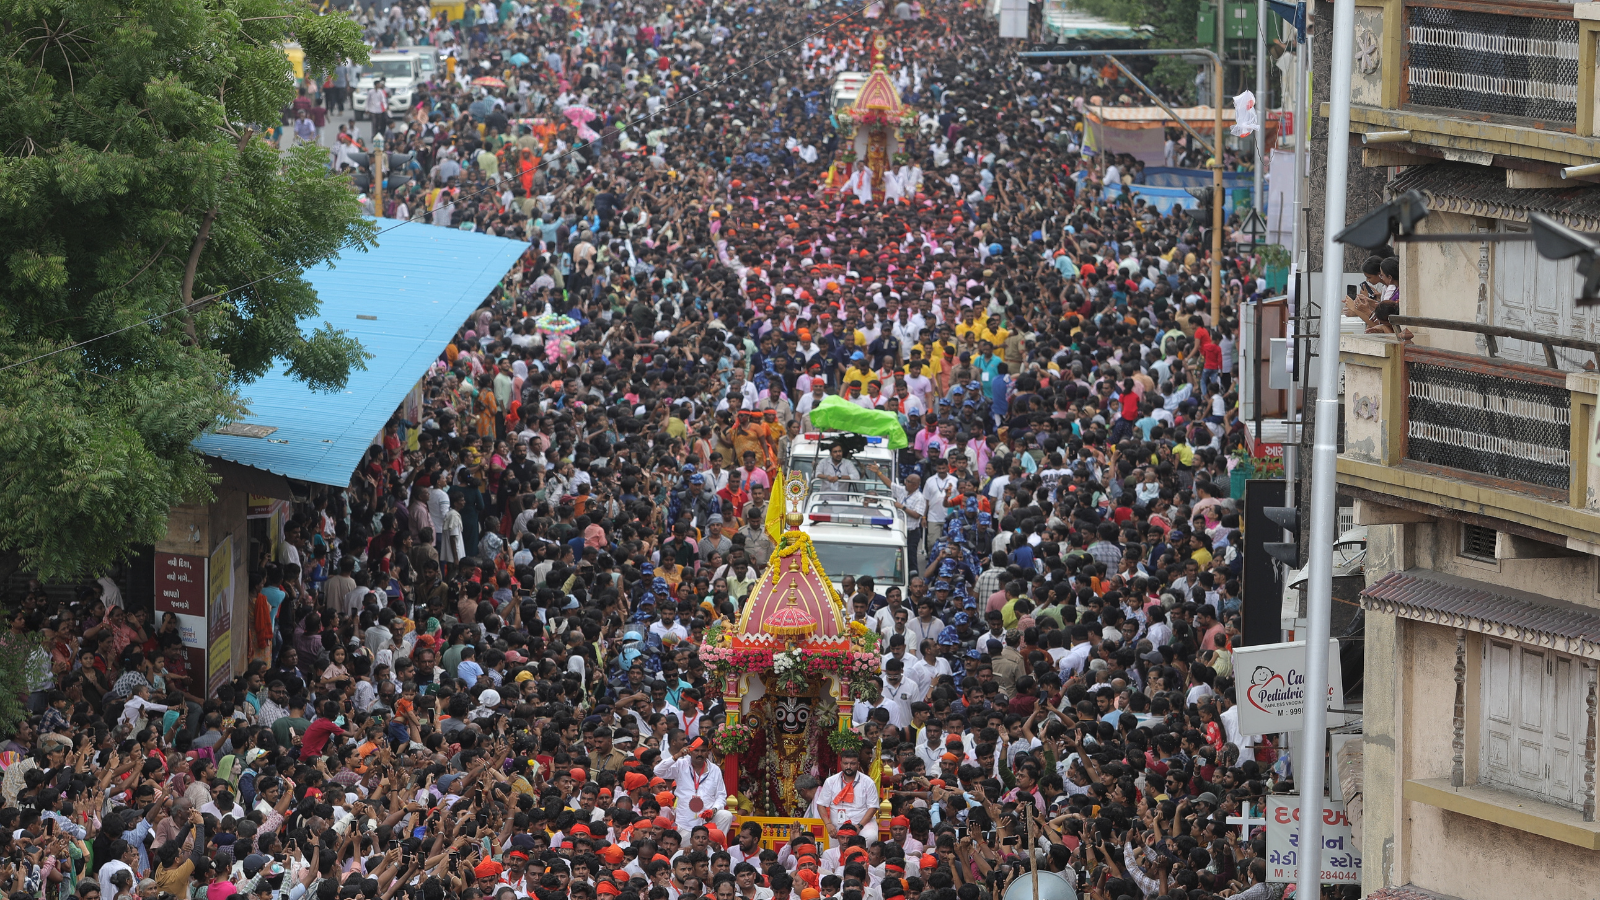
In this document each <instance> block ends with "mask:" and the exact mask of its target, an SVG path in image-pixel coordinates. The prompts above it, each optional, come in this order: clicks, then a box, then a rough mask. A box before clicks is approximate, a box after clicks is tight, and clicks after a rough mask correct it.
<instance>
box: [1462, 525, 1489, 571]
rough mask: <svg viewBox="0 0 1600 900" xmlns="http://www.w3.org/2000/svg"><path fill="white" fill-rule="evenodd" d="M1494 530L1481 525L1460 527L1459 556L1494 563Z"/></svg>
mask: <svg viewBox="0 0 1600 900" xmlns="http://www.w3.org/2000/svg"><path fill="white" fill-rule="evenodd" d="M1495 537H1496V535H1495V530H1494V529H1493V528H1485V527H1483V526H1482V525H1462V526H1461V555H1462V556H1465V557H1466V558H1468V559H1481V560H1483V561H1485V562H1494V546H1495Z"/></svg>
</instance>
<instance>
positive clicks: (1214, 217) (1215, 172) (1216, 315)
mask: <svg viewBox="0 0 1600 900" xmlns="http://www.w3.org/2000/svg"><path fill="white" fill-rule="evenodd" d="M1222 27H1223V23H1222V20H1221V17H1220V16H1219V17H1218V20H1217V28H1218V29H1219V30H1220V29H1221V28H1222ZM1084 56H1204V57H1206V58H1208V59H1210V60H1211V66H1212V72H1213V75H1212V78H1211V86H1212V94H1213V96H1214V98H1215V99H1214V100H1213V101H1212V102H1213V104H1214V107H1215V108H1214V112H1215V113H1216V120H1215V122H1214V123H1213V131H1212V134H1213V138H1212V141H1213V143H1212V145H1211V149H1212V157H1211V163H1210V165H1211V327H1212V328H1213V329H1215V328H1216V327H1217V322H1218V321H1219V320H1220V319H1221V318H1222V57H1221V56H1218V55H1217V52H1216V51H1215V50H1208V49H1206V48H1204V47H1196V48H1194V49H1192V50H1113V51H1110V52H1107V51H1105V50H1028V51H1024V52H1022V53H1018V54H1017V58H1019V59H1075V58H1078V57H1084Z"/></svg>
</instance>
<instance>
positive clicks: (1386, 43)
mask: <svg viewBox="0 0 1600 900" xmlns="http://www.w3.org/2000/svg"><path fill="white" fill-rule="evenodd" d="M1357 4H1358V8H1357V15H1356V41H1355V48H1356V49H1355V58H1354V60H1353V63H1354V80H1353V91H1352V93H1353V96H1352V101H1353V103H1354V108H1353V111H1352V116H1351V119H1352V130H1353V131H1355V132H1357V133H1356V134H1353V135H1351V137H1350V139H1351V140H1352V141H1353V142H1355V143H1354V147H1355V148H1358V149H1353V150H1352V168H1353V169H1358V170H1359V177H1353V178H1352V182H1351V184H1352V195H1351V198H1350V206H1351V210H1350V217H1351V219H1352V220H1353V219H1354V218H1355V217H1356V216H1358V215H1359V214H1360V213H1362V212H1365V211H1366V210H1367V209H1370V208H1371V207H1372V206H1374V205H1376V204H1377V203H1381V202H1383V201H1384V199H1385V197H1384V196H1381V195H1379V194H1378V192H1377V191H1376V190H1374V187H1375V186H1378V185H1381V186H1382V187H1383V189H1384V190H1386V191H1387V196H1391V197H1392V196H1395V195H1398V194H1399V193H1401V192H1404V191H1408V190H1417V191H1420V192H1421V193H1422V194H1423V196H1424V197H1426V199H1427V205H1428V209H1429V215H1428V217H1427V219H1426V220H1424V222H1423V225H1422V229H1421V230H1423V231H1425V232H1429V233H1436V234H1437V233H1452V234H1462V233H1467V234H1482V235H1483V239H1482V240H1470V239H1469V240H1466V241H1460V242H1448V243H1402V244H1400V245H1398V248H1397V256H1398V259H1399V264H1400V276H1399V284H1398V287H1399V297H1398V299H1399V306H1400V315H1401V317H1402V319H1401V320H1399V321H1402V322H1405V323H1406V324H1405V326H1404V327H1408V328H1409V329H1410V330H1411V331H1412V332H1414V333H1415V339H1414V340H1413V341H1411V342H1409V343H1408V342H1403V341H1402V340H1401V339H1400V338H1399V337H1397V336H1391V335H1372V334H1369V335H1349V334H1347V335H1344V336H1343V338H1342V343H1341V360H1342V362H1343V377H1342V379H1341V381H1342V392H1343V423H1342V424H1343V443H1342V446H1341V453H1340V456H1339V490H1340V493H1341V494H1342V495H1344V496H1347V497H1351V498H1353V499H1354V500H1355V502H1356V514H1355V515H1356V521H1357V522H1358V523H1360V524H1365V525H1367V526H1368V555H1367V564H1366V581H1367V584H1366V587H1365V589H1364V591H1363V593H1362V597H1361V603H1362V606H1363V608H1364V610H1365V617H1366V620H1365V691H1364V709H1363V714H1364V715H1363V730H1364V741H1363V754H1362V757H1363V761H1362V763H1361V766H1362V771H1361V774H1362V778H1361V791H1362V795H1361V797H1360V800H1359V806H1360V816H1361V820H1362V821H1361V825H1360V829H1359V833H1360V836H1361V844H1362V848H1361V849H1362V855H1363V862H1364V865H1363V873H1364V874H1363V885H1362V887H1363V895H1365V896H1373V895H1377V896H1381V897H1402V896H1409V895H1417V896H1432V895H1444V896H1451V897H1461V898H1480V897H1482V898H1489V897H1499V896H1505V895H1508V894H1509V895H1515V894H1518V893H1522V892H1526V891H1529V890H1537V891H1540V892H1554V893H1555V894H1557V895H1561V896H1574V897H1576V896H1592V895H1593V894H1594V890H1595V888H1594V886H1595V885H1596V884H1600V823H1597V822H1596V821H1595V819H1596V815H1595V806H1596V804H1595V794H1596V731H1595V729H1596V702H1597V701H1596V675H1597V668H1600V456H1597V454H1596V446H1597V440H1596V428H1597V425H1600V414H1597V412H1596V409H1597V405H1600V371H1596V368H1597V366H1600V323H1597V319H1600V307H1583V306H1580V305H1578V304H1576V303H1575V302H1574V300H1575V298H1576V297H1577V295H1578V293H1579V289H1580V282H1579V279H1578V278H1577V276H1576V275H1575V272H1574V265H1573V263H1572V261H1570V260H1569V261H1566V262H1560V263H1557V262H1551V261H1549V260H1546V259H1542V258H1540V257H1539V256H1538V254H1537V253H1536V252H1535V249H1534V245H1533V244H1532V243H1529V242H1526V241H1522V240H1517V239H1516V236H1517V234H1518V233H1519V232H1525V231H1526V230H1527V227H1528V225H1527V222H1528V214H1529V213H1530V212H1542V213H1545V214H1547V215H1550V216H1552V217H1554V218H1556V219H1557V220H1559V221H1562V222H1565V223H1566V224H1568V225H1569V226H1571V227H1573V228H1575V229H1578V230H1581V231H1586V232H1597V234H1596V237H1597V238H1600V180H1585V179H1583V178H1567V179H1563V178H1562V173H1563V170H1564V169H1568V168H1570V167H1578V166H1584V165H1589V164H1593V163H1595V162H1597V161H1600V136H1597V135H1600V116H1597V110H1600V106H1597V104H1600V98H1597V96H1596V93H1595V80H1596V79H1595V73H1596V64H1597V60H1596V43H1597V35H1600V3H1580V4H1576V5H1574V4H1569V3H1549V2H1534V0H1527V2H1501V3H1486V2H1478V0H1415V2H1413V0H1357ZM1324 10H1331V8H1330V7H1329V6H1328V5H1327V4H1319V8H1318V13H1319V19H1318V21H1319V23H1320V22H1326V21H1328V19H1327V18H1322V17H1320V14H1321V13H1322V12H1323V11H1324ZM1319 37H1322V38H1324V39H1323V40H1322V41H1320V42H1319V43H1318V44H1317V48H1318V49H1319V50H1321V49H1323V48H1326V47H1328V46H1329V45H1328V43H1327V42H1326V40H1325V33H1324V35H1319ZM1319 68H1320V69H1322V70H1323V71H1326V68H1325V63H1324V65H1323V66H1320V67H1319ZM1319 99H1325V98H1319ZM1363 134H1365V135H1367V136H1368V138H1367V142H1366V143H1362V135H1363ZM1358 194H1359V196H1358ZM1369 195H1371V196H1369ZM1358 262H1359V257H1358V256H1357V255H1356V254H1350V255H1348V256H1347V260H1346V265H1347V269H1348V270H1353V269H1354V267H1355V265H1356V264H1358ZM1534 337H1542V338H1547V339H1548V338H1554V339H1556V341H1555V342H1554V343H1552V342H1550V341H1539V340H1534V339H1532V338H1534Z"/></svg>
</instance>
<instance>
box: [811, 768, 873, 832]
mask: <svg viewBox="0 0 1600 900" xmlns="http://www.w3.org/2000/svg"><path fill="white" fill-rule="evenodd" d="M817 812H818V813H820V814H821V818H822V821H823V822H824V823H825V827H826V828H827V829H828V831H829V832H830V833H836V832H837V831H838V829H839V826H841V825H845V824H850V825H854V826H856V827H857V828H859V829H860V831H861V836H862V837H863V838H865V839H866V841H867V844H868V845H869V846H870V845H871V844H872V842H873V841H875V840H877V839H878V786H877V785H875V784H873V783H872V779H871V778H868V777H867V776H866V775H865V774H864V773H862V771H861V758H860V757H859V756H858V755H856V754H855V753H853V752H851V751H845V752H843V753H841V754H839V771H838V772H836V773H834V774H833V775H829V776H828V780H826V781H824V782H823V783H822V787H820V788H818V789H817ZM834 843H837V841H835V842H834Z"/></svg>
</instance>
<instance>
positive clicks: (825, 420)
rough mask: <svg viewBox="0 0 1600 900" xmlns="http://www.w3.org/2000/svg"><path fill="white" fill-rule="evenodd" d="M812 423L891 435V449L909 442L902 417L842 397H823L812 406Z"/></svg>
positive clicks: (824, 428)
mask: <svg viewBox="0 0 1600 900" xmlns="http://www.w3.org/2000/svg"><path fill="white" fill-rule="evenodd" d="M811 424H812V425H815V426H816V427H818V428H820V429H822V430H823V431H852V432H855V433H856V434H866V435H872V436H874V437H882V438H888V439H889V449H890V450H899V449H900V448H902V447H904V446H906V445H907V444H908V443H910V442H909V441H907V440H906V431H905V429H904V428H901V427H900V417H899V416H897V415H895V414H894V413H892V412H887V411H885V410H881V409H862V408H861V407H859V406H857V405H855V404H854V403H851V402H850V401H849V400H845V399H844V398H842V397H834V396H828V397H823V398H822V402H821V403H818V404H817V405H816V407H815V408H813V409H812V410H811Z"/></svg>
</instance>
